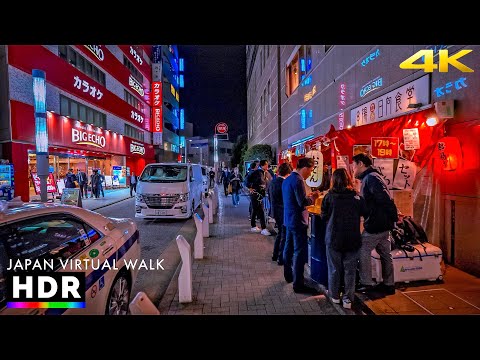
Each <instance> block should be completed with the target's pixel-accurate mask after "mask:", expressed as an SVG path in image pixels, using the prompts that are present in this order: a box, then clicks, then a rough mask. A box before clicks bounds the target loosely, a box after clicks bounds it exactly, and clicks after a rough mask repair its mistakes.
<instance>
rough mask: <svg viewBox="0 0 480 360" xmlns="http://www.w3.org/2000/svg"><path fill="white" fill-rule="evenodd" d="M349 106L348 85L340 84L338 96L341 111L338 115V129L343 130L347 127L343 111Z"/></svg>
mask: <svg viewBox="0 0 480 360" xmlns="http://www.w3.org/2000/svg"><path fill="white" fill-rule="evenodd" d="M346 104H347V85H346V84H345V83H341V84H340V91H339V94H338V107H339V109H340V113H339V114H338V129H339V130H343V128H344V127H345V113H344V112H343V109H345V106H346Z"/></svg>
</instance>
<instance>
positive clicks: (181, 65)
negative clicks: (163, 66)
mask: <svg viewBox="0 0 480 360" xmlns="http://www.w3.org/2000/svg"><path fill="white" fill-rule="evenodd" d="M178 67H179V71H184V68H183V58H180V59H179V66H178Z"/></svg>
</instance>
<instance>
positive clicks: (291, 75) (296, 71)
mask: <svg viewBox="0 0 480 360" xmlns="http://www.w3.org/2000/svg"><path fill="white" fill-rule="evenodd" d="M299 63H300V62H299V57H298V53H297V54H296V55H295V56H294V57H293V60H292V61H291V62H290V64H288V65H287V69H286V72H285V75H286V77H287V78H286V85H287V86H286V91H287V96H290V95H292V94H293V92H294V91H295V90H296V89H297V87H298V85H299V84H300V81H299V79H300V68H299V65H300V64H299Z"/></svg>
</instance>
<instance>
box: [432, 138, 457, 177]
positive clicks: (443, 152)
mask: <svg viewBox="0 0 480 360" xmlns="http://www.w3.org/2000/svg"><path fill="white" fill-rule="evenodd" d="M437 151H438V156H439V158H440V161H441V162H442V167H443V170H445V171H453V170H456V169H457V167H458V166H459V165H460V164H461V162H462V149H461V147H460V141H459V140H458V138H456V137H454V136H445V137H443V138H441V139H440V140H439V141H438V143H437Z"/></svg>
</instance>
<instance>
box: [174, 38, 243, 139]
mask: <svg viewBox="0 0 480 360" xmlns="http://www.w3.org/2000/svg"><path fill="white" fill-rule="evenodd" d="M178 49H179V56H180V57H183V58H184V59H185V60H184V61H185V72H184V74H185V87H184V88H183V89H181V92H180V96H181V97H180V107H183V108H184V109H185V121H187V122H192V123H193V135H194V136H203V137H212V136H213V134H214V128H215V124H217V123H218V122H225V123H227V125H228V132H229V137H230V140H232V141H235V140H236V137H237V136H238V135H241V134H245V133H246V132H247V99H246V79H245V77H246V74H245V73H246V68H245V62H246V56H245V46H243V45H242V46H239V45H236V46H233V45H179V46H178Z"/></svg>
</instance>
